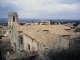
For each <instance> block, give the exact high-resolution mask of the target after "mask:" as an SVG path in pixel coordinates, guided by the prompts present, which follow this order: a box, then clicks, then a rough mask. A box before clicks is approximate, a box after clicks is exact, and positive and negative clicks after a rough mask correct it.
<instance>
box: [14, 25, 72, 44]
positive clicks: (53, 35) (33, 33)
mask: <svg viewBox="0 0 80 60" xmlns="http://www.w3.org/2000/svg"><path fill="white" fill-rule="evenodd" d="M14 26H15V27H16V30H17V31H23V33H24V34H26V35H28V36H30V37H31V38H33V39H34V40H36V41H38V42H40V43H42V44H44V45H45V44H47V43H48V42H51V41H52V40H57V39H58V38H59V37H60V36H59V35H69V33H68V32H67V31H66V30H65V29H70V28H69V27H67V26H64V25H33V26H32V25H28V26H24V25H23V26H20V25H18V23H14ZM43 30H49V31H43Z"/></svg>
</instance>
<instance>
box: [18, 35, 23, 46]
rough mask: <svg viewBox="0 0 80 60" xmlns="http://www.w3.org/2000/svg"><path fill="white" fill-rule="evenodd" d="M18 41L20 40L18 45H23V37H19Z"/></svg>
mask: <svg viewBox="0 0 80 60" xmlns="http://www.w3.org/2000/svg"><path fill="white" fill-rule="evenodd" d="M19 39H20V44H22V45H23V36H19Z"/></svg>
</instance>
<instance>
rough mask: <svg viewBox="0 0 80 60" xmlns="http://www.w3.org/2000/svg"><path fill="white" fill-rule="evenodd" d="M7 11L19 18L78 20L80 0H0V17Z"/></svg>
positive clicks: (79, 16)
mask: <svg viewBox="0 0 80 60" xmlns="http://www.w3.org/2000/svg"><path fill="white" fill-rule="evenodd" d="M9 12H17V14H18V16H19V18H30V19H35V18H36V19H78V20H80V0H0V18H7V17H8V13H9Z"/></svg>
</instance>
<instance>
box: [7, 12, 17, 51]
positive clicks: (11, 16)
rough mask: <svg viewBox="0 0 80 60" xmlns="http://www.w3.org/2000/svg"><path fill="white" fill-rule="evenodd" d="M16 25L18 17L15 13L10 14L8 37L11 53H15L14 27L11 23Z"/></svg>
mask: <svg viewBox="0 0 80 60" xmlns="http://www.w3.org/2000/svg"><path fill="white" fill-rule="evenodd" d="M14 22H17V23H18V15H17V12H10V13H9V15H8V37H9V41H10V44H11V47H12V48H13V51H16V45H15V43H14V37H13V36H14V30H13V29H14V26H13V23H14Z"/></svg>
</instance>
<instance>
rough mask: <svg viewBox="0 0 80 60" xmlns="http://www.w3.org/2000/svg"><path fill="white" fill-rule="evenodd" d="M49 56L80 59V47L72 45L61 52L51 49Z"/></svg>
mask: <svg viewBox="0 0 80 60" xmlns="http://www.w3.org/2000/svg"><path fill="white" fill-rule="evenodd" d="M48 56H49V58H50V59H51V60H80V49H79V48H73V47H70V48H69V49H66V50H62V51H61V52H54V51H50V52H49V55H48Z"/></svg>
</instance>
